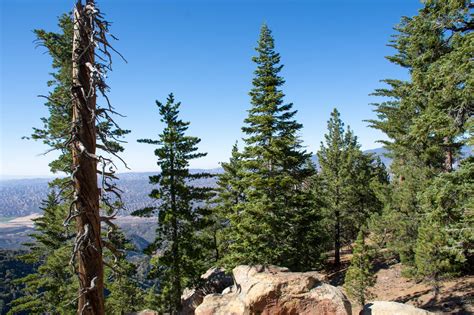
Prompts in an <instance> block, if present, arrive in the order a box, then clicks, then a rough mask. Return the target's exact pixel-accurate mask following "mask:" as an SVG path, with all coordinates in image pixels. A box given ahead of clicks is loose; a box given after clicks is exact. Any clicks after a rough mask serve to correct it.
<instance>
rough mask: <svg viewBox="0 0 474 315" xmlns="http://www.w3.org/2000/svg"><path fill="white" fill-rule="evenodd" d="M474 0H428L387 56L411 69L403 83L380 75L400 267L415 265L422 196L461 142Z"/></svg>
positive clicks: (390, 217)
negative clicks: (391, 162)
mask: <svg viewBox="0 0 474 315" xmlns="http://www.w3.org/2000/svg"><path fill="white" fill-rule="evenodd" d="M472 29H473V23H472V4H471V3H470V1H465V0H454V1H439V0H429V1H425V2H424V7H423V8H422V9H420V10H419V12H418V15H416V16H414V17H411V18H408V17H403V18H402V21H401V23H400V24H399V25H398V26H397V27H396V31H397V34H396V35H395V36H394V38H393V40H392V42H391V46H392V47H393V48H394V49H395V50H396V53H395V55H393V56H390V57H387V58H388V60H389V61H391V62H392V63H395V64H397V65H399V66H401V67H403V68H406V69H407V70H408V71H409V73H410V79H409V80H407V81H400V80H393V79H389V80H385V82H386V83H387V85H388V87H387V88H383V89H379V90H377V91H376V92H375V94H376V95H378V96H383V97H386V98H389V100H387V101H385V102H383V103H380V104H376V109H375V111H376V113H377V115H378V119H376V120H372V121H370V122H371V125H372V127H374V128H377V129H379V130H381V131H383V132H384V133H385V134H386V135H387V136H388V138H389V140H388V141H384V145H385V147H386V148H387V149H388V150H389V152H390V155H391V157H392V158H393V164H392V166H391V173H392V174H393V180H392V192H393V193H392V196H391V198H390V203H389V204H388V205H387V207H386V210H387V211H385V214H384V218H385V219H384V220H383V221H384V222H388V224H386V225H387V226H392V227H393V231H392V232H393V233H390V235H391V237H390V239H389V242H388V244H389V247H390V248H391V249H392V250H394V252H396V253H397V254H398V255H399V256H400V258H401V260H402V262H403V263H405V265H410V266H413V265H414V263H415V247H416V243H417V238H418V227H419V226H420V222H421V220H423V217H424V216H425V214H424V213H425V212H426V211H427V209H424V208H423V207H422V206H421V203H420V194H421V193H422V192H423V191H425V190H427V189H429V187H430V185H431V182H432V180H433V179H434V178H435V177H436V176H438V175H439V174H440V173H442V172H451V171H452V170H453V166H454V165H455V164H456V162H457V161H458V160H459V151H460V148H461V147H462V145H463V144H464V143H465V136H466V134H467V130H468V125H469V117H471V116H472V113H473V110H474V106H473V96H472V95H474V93H473V85H472V79H471V78H472V74H473V69H474V68H473V62H472V45H473V44H472V43H473V37H472Z"/></svg>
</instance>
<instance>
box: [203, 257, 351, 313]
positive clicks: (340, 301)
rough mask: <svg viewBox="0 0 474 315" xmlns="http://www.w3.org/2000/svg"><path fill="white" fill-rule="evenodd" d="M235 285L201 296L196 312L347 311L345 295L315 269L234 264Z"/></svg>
mask: <svg viewBox="0 0 474 315" xmlns="http://www.w3.org/2000/svg"><path fill="white" fill-rule="evenodd" d="M233 275H234V279H235V282H236V284H235V285H234V286H233V287H232V288H230V289H226V290H225V291H224V292H223V294H210V295H207V296H205V297H204V300H203V302H202V304H200V305H199V306H198V307H197V308H196V310H195V314H196V315H211V314H222V315H223V314H226V315H227V314H233V315H244V314H263V315H265V314H266V315H270V314H288V315H290V314H295V315H296V314H301V315H305V314H306V315H310V314H320V315H330V314H337V315H339V314H340V315H347V314H351V305H350V302H349V300H348V299H347V298H346V296H345V295H344V294H343V293H342V292H341V290H339V289H338V288H336V287H333V286H331V285H329V284H326V283H324V282H323V281H324V277H323V276H321V275H320V274H319V273H317V272H304V273H300V272H289V270H288V269H286V268H280V267H274V266H267V267H262V266H238V267H236V268H235V269H234V270H233Z"/></svg>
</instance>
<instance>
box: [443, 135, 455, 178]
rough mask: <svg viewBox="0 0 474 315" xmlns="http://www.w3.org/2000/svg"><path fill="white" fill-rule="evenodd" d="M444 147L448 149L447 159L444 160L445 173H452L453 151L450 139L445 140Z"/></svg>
mask: <svg viewBox="0 0 474 315" xmlns="http://www.w3.org/2000/svg"><path fill="white" fill-rule="evenodd" d="M444 145H445V147H446V149H445V150H446V152H445V158H444V171H445V172H451V171H452V170H453V150H452V146H451V141H449V138H448V137H445V138H444Z"/></svg>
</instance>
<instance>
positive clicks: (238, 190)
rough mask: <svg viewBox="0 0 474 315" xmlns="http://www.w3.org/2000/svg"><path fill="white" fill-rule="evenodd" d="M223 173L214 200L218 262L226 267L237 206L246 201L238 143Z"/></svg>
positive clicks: (224, 164) (219, 177)
mask: <svg viewBox="0 0 474 315" xmlns="http://www.w3.org/2000/svg"><path fill="white" fill-rule="evenodd" d="M221 166H222V169H223V173H222V174H219V175H218V179H217V188H216V198H215V199H214V200H213V203H214V204H215V207H214V209H213V212H214V216H215V227H216V231H215V237H216V242H215V243H216V244H215V247H216V255H215V256H216V260H217V261H219V262H220V263H222V264H224V265H228V264H231V262H230V261H229V262H226V261H225V259H226V258H228V257H229V256H228V255H227V254H228V246H229V244H231V243H232V238H231V237H232V232H231V229H232V227H233V225H231V224H230V222H231V221H232V222H233V223H234V224H236V223H237V222H238V220H239V213H238V210H237V206H238V205H239V204H240V203H241V202H243V201H244V187H243V186H242V177H243V173H242V164H241V154H240V153H239V150H238V146H237V143H235V144H234V146H233V147H232V153H231V157H230V159H229V161H228V162H223V163H221Z"/></svg>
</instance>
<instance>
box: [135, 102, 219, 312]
mask: <svg viewBox="0 0 474 315" xmlns="http://www.w3.org/2000/svg"><path fill="white" fill-rule="evenodd" d="M156 104H157V106H158V109H159V112H160V115H161V122H163V123H164V124H165V128H164V130H163V132H162V133H161V134H160V135H159V139H158V140H151V139H140V140H138V142H140V143H147V144H152V145H157V146H158V148H157V149H156V150H155V155H156V156H157V158H158V162H157V164H158V166H159V167H160V169H161V173H160V174H159V175H154V176H150V183H151V184H154V185H156V184H158V185H159V186H158V187H157V188H155V189H153V190H152V191H151V193H150V197H151V198H153V199H156V200H157V202H158V203H159V205H157V206H156V207H148V208H145V209H142V210H138V211H136V212H135V213H134V214H135V215H141V216H149V215H152V214H153V213H156V212H158V228H157V231H156V232H157V235H156V239H155V241H154V242H153V244H152V245H151V246H150V247H149V248H148V249H147V252H149V253H150V252H153V251H158V258H157V259H156V261H155V262H154V263H153V269H152V271H151V276H155V277H157V278H158V280H159V283H160V301H161V303H160V304H161V310H162V311H163V312H170V313H173V314H175V313H176V312H178V311H179V310H180V308H181V294H182V290H183V288H184V287H186V286H190V285H193V284H194V283H195V282H196V281H197V280H198V279H199V276H200V275H201V274H202V273H203V272H204V271H205V269H206V267H208V266H206V265H205V263H204V262H205V258H204V257H203V253H204V249H203V247H204V244H202V243H200V242H199V238H198V235H197V233H198V231H200V230H201V229H202V228H203V219H204V217H203V213H205V212H206V211H204V210H206V209H204V208H203V206H202V202H204V201H206V200H208V199H209V198H210V192H211V189H210V188H208V187H197V186H194V185H192V181H193V180H195V179H199V178H206V177H211V176H212V175H211V174H208V173H190V171H189V161H191V160H193V159H196V158H200V157H203V156H205V155H206V153H198V152H197V150H198V148H197V145H198V144H199V142H200V139H199V138H197V137H192V136H187V135H185V132H186V130H187V129H188V126H189V122H183V121H182V120H180V119H179V117H178V115H179V107H180V105H181V103H175V100H174V96H173V94H170V95H169V96H168V98H167V101H166V103H165V104H162V103H160V102H158V101H157V102H156Z"/></svg>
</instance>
